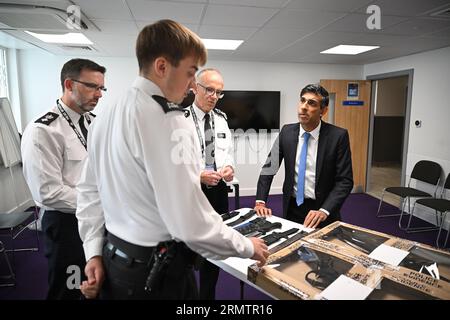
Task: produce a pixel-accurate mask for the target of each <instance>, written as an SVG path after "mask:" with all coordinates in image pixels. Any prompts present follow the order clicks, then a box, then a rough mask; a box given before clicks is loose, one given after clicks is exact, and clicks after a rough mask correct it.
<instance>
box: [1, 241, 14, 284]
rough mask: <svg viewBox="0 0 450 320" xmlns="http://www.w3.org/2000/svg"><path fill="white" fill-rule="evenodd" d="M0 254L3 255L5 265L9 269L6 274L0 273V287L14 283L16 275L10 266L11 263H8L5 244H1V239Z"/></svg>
mask: <svg viewBox="0 0 450 320" xmlns="http://www.w3.org/2000/svg"><path fill="white" fill-rule="evenodd" d="M0 254H1V255H2V256H3V259H4V260H5V264H6V267H7V268H8V271H9V273H8V274H6V275H0V279H1V280H0V287H12V286H14V285H15V284H16V276H15V274H14V272H13V269H12V267H11V263H9V259H8V254H7V253H6V249H5V246H4V245H3V242H1V241H0ZM0 258H1V257H0Z"/></svg>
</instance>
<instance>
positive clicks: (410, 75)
mask: <svg viewBox="0 0 450 320" xmlns="http://www.w3.org/2000/svg"><path fill="white" fill-rule="evenodd" d="M401 76H408V94H407V97H406V110H405V124H404V127H403V152H402V169H401V170H402V173H401V183H400V184H401V185H402V186H404V185H405V183H406V165H407V155H408V138H409V125H410V121H411V101H412V86H413V77H414V69H406V70H400V71H395V72H387V73H380V74H374V75H369V76H367V77H366V80H372V93H371V98H370V102H371V103H370V115H369V146H368V153H367V171H366V190H365V191H367V188H368V186H369V185H370V179H371V176H370V170H371V168H372V148H373V131H374V130H373V124H374V119H375V115H374V111H375V99H376V93H377V92H376V90H374V85H373V84H374V81H375V80H383V79H388V78H395V77H401Z"/></svg>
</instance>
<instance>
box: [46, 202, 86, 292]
mask: <svg viewBox="0 0 450 320" xmlns="http://www.w3.org/2000/svg"><path fill="white" fill-rule="evenodd" d="M42 231H43V233H44V243H45V256H46V257H47V259H48V286H49V288H48V293H47V299H49V300H55V299H58V300H59V299H64V300H78V299H80V298H81V292H80V290H79V289H76V288H74V286H75V285H77V284H81V282H82V281H83V280H84V279H85V276H84V267H85V265H86V259H85V256H84V251H83V244H82V242H81V239H80V235H79V233H78V221H77V218H76V216H75V214H73V213H63V212H59V211H53V210H52V211H47V210H46V211H45V212H44V217H43V218H42ZM70 266H74V267H70ZM69 267H70V268H69ZM68 268H69V269H68ZM77 268H78V270H76V269H77ZM78 275H79V276H80V277H78ZM77 278H78V279H77Z"/></svg>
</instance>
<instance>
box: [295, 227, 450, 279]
mask: <svg viewBox="0 0 450 320" xmlns="http://www.w3.org/2000/svg"><path fill="white" fill-rule="evenodd" d="M303 239H304V240H305V241H308V242H310V243H314V244H316V245H318V246H321V247H325V248H328V249H330V250H333V251H336V252H340V253H342V254H344V255H345V254H350V255H352V256H354V257H355V258H357V259H358V260H359V261H360V262H361V263H363V264H364V262H365V260H367V259H368V258H372V259H369V260H367V263H369V264H374V263H375V264H377V263H380V265H382V266H384V267H385V268H388V265H391V266H392V267H391V269H392V268H393V269H396V270H400V269H402V268H407V269H410V270H413V271H416V272H419V273H422V274H426V275H429V276H431V277H432V278H433V279H439V280H442V281H445V282H447V283H450V253H449V252H446V251H443V250H439V249H436V248H434V247H431V246H428V245H425V244H421V243H418V242H414V241H410V240H406V239H401V238H398V237H394V236H390V235H388V234H385V233H381V232H377V231H373V230H369V229H365V228H361V227H357V226H354V225H351V224H348V223H344V222H339V221H338V222H334V223H332V224H330V225H329V226H327V227H325V228H322V229H320V230H317V231H316V232H314V233H312V234H310V235H308V236H306V237H304V238H303ZM383 247H384V248H383ZM392 248H394V249H392ZM380 249H385V250H381V251H380ZM395 249H397V250H395ZM375 250H377V251H375ZM402 254H403V255H404V256H402ZM374 260H375V261H374ZM377 261H379V262H377ZM381 262H383V263H381ZM399 267H400V268H399ZM402 272H404V273H406V272H408V271H402Z"/></svg>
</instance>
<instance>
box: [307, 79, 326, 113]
mask: <svg viewBox="0 0 450 320" xmlns="http://www.w3.org/2000/svg"><path fill="white" fill-rule="evenodd" d="M307 92H310V93H314V94H316V95H318V96H321V97H322V101H321V102H320V108H325V107H327V106H328V102H329V101H330V97H329V94H328V91H327V90H326V89H325V88H324V87H322V86H321V85H320V84H308V85H307V86H306V87H304V88H303V89H302V92H300V97H302V96H303V95H304V94H305V93H307Z"/></svg>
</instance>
